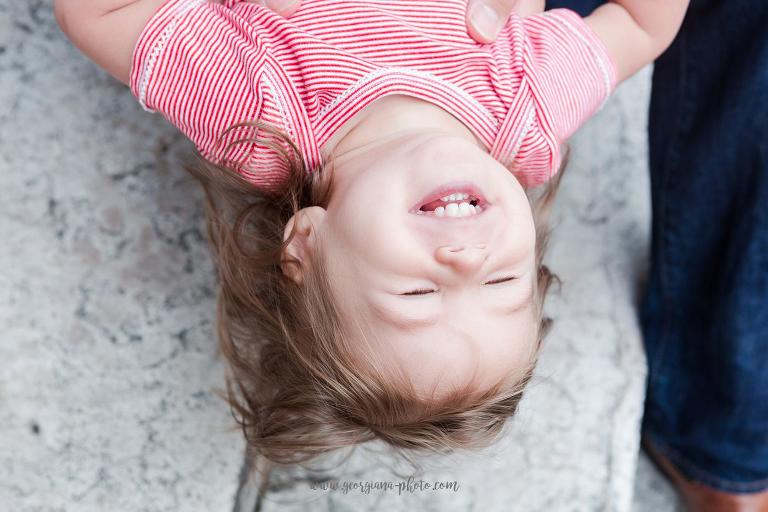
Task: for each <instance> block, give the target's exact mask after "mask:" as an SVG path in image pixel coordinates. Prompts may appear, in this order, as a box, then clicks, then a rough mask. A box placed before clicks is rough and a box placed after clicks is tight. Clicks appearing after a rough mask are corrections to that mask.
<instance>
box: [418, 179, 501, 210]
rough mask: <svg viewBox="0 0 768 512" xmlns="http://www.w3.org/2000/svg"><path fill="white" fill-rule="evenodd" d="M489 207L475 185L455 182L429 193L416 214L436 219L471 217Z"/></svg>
mask: <svg viewBox="0 0 768 512" xmlns="http://www.w3.org/2000/svg"><path fill="white" fill-rule="evenodd" d="M487 206H488V202H487V201H486V200H485V197H484V196H483V193H482V191H480V189H479V187H477V186H476V185H475V184H474V183H470V182H454V183H446V184H445V185H443V186H441V187H438V188H437V189H435V190H433V191H432V192H431V193H429V194H428V195H427V196H426V197H424V198H423V199H422V200H421V201H420V206H419V207H418V208H417V209H415V212H414V213H416V214H418V215H425V216H434V217H471V216H474V215H479V214H480V213H481V212H483V211H484V210H485V209H486V208H487ZM412 211H414V210H412Z"/></svg>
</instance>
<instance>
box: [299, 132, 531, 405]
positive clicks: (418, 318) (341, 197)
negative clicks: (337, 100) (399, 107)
mask: <svg viewBox="0 0 768 512" xmlns="http://www.w3.org/2000/svg"><path fill="white" fill-rule="evenodd" d="M333 173H334V174H333V180H334V181H333V192H332V197H331V200H330V202H329V204H328V207H327V209H323V208H320V207H313V208H309V209H307V213H308V214H310V217H311V218H312V224H313V225H314V228H315V229H316V235H317V236H319V237H321V238H322V239H323V242H324V243H323V245H322V247H323V249H322V250H323V251H324V252H325V253H324V257H325V261H327V265H328V269H329V274H330V280H331V283H332V285H331V286H332V287H333V292H334V294H335V296H336V297H337V300H339V301H340V305H341V307H342V310H343V311H345V312H348V313H349V314H350V315H352V314H356V315H357V316H358V320H359V324H360V327H361V328H363V329H364V332H365V333H366V334H367V335H368V337H369V338H371V337H372V336H371V335H375V336H376V337H377V338H378V340H379V342H375V343H377V344H379V343H380V344H384V345H385V346H379V347H376V349H377V350H381V351H383V353H385V354H386V355H387V357H389V358H391V359H392V360H393V364H398V365H405V368H406V370H407V371H408V374H409V375H410V376H411V377H412V378H413V380H414V383H415V384H416V385H417V387H420V389H423V390H425V391H426V390H428V389H432V386H434V385H435V384H436V383H437V382H438V380H439V386H438V387H437V388H436V389H443V387H444V386H449V385H455V386H461V385H462V384H466V383H468V382H469V380H470V378H471V377H472V372H473V370H474V369H475V366H474V365H477V371H478V378H479V383H480V385H482V386H485V385H490V384H492V383H493V382H494V381H495V380H497V379H499V378H501V377H502V376H503V375H505V374H509V373H510V372H512V371H514V370H515V369H519V368H520V367H521V366H523V365H525V364H526V363H527V362H528V358H529V356H530V355H531V352H532V350H533V347H534V345H535V343H534V342H535V338H536V334H537V327H538V318H537V315H536V308H535V305H534V301H533V291H534V281H535V279H536V265H535V250H534V249H535V230H534V224H533V218H532V212H531V208H530V204H529V202H528V199H527V197H526V195H525V193H524V191H523V189H522V187H521V186H520V184H519V183H518V181H517V180H516V179H515V178H514V176H513V175H512V174H511V173H510V172H509V171H508V170H507V169H506V168H504V167H503V166H502V165H501V164H499V163H498V162H497V161H495V160H494V159H493V158H492V157H491V156H490V155H488V154H487V153H486V152H485V151H483V149H481V148H480V147H479V146H478V145H477V144H473V143H472V142H470V141H468V140H467V139H466V138H463V137H459V136H456V135H453V134H448V133H444V132H439V131H427V132H418V133H416V134H414V135H407V136H404V137H399V138H396V139H392V140H390V141H388V142H386V143H384V144H382V145H380V146H379V147H377V148H376V149H374V150H372V151H369V152H368V153H366V154H365V157H364V158H362V157H360V158H357V157H354V156H353V155H350V156H348V157H347V158H341V159H339V160H337V161H336V163H335V166H334V171H333ZM454 181H469V182H472V183H474V184H475V185H476V186H477V187H478V188H479V190H480V191H481V192H482V194H483V195H484V196H485V199H486V200H487V202H488V207H487V209H485V210H484V211H482V212H481V213H480V214H478V215H477V216H474V217H468V218H466V219H463V220H459V221H458V222H457V220H456V219H451V218H438V217H427V216H423V215H418V214H416V213H414V212H413V209H414V206H415V207H416V208H415V209H416V210H418V209H419V206H420V205H419V203H420V200H421V199H423V198H424V197H425V196H427V195H428V194H429V193H430V192H431V191H433V190H434V189H435V188H436V187H438V186H440V185H442V184H444V183H448V182H454ZM452 246H464V249H463V250H459V251H456V252H453V251H452V250H451V247H452ZM510 276H514V278H515V279H513V280H511V281H507V282H502V283H498V284H485V283H487V282H488V281H494V280H498V279H502V278H506V277H510ZM420 289H427V290H436V291H435V292H433V293H429V294H425V295H412V296H406V295H403V294H404V293H407V292H411V291H415V290H420ZM355 312H356V313H355ZM369 329H370V330H369ZM441 374H442V375H441ZM445 389H447V388H445Z"/></svg>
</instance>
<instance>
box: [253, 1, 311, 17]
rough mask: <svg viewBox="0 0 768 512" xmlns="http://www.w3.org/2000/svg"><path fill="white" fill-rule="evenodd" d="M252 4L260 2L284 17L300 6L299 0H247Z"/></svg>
mask: <svg viewBox="0 0 768 512" xmlns="http://www.w3.org/2000/svg"><path fill="white" fill-rule="evenodd" d="M248 1H249V2H251V3H253V4H260V5H263V6H264V7H266V8H267V9H271V10H273V11H275V12H276V13H277V14H280V15H281V16H285V17H286V18H287V17H288V16H290V15H291V14H293V13H295V12H296V11H298V10H299V7H301V0H248Z"/></svg>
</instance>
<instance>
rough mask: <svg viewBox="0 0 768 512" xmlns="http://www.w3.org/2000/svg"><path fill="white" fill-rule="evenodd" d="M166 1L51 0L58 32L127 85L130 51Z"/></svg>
mask: <svg viewBox="0 0 768 512" xmlns="http://www.w3.org/2000/svg"><path fill="white" fill-rule="evenodd" d="M165 1H166V0H54V10H55V13H56V20H57V21H58V22H59V25H60V26H61V30H62V31H63V32H64V33H65V34H66V35H67V37H69V38H70V39H71V40H72V42H73V43H74V44H75V45H76V46H77V47H78V48H79V49H80V50H81V51H82V52H83V53H85V54H86V55H87V56H88V57H90V58H91V59H92V60H93V61H94V62H96V64H98V65H99V66H101V67H102V68H104V70H105V71H107V72H108V73H109V74H110V75H112V76H114V77H115V78H117V79H118V80H120V81H121V82H123V83H124V84H126V85H127V84H128V78H129V73H130V70H131V61H132V55H133V48H134V46H135V44H136V40H137V39H138V37H139V34H140V33H141V31H142V29H143V28H144V25H146V23H147V21H148V20H149V19H150V17H151V16H152V14H153V13H154V12H155V11H156V10H157V9H158V8H159V7H160V6H162V5H163V3H165Z"/></svg>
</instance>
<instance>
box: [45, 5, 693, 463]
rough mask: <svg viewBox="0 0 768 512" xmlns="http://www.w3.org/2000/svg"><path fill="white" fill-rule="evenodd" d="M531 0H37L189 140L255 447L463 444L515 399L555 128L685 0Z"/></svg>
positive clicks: (574, 120)
mask: <svg viewBox="0 0 768 512" xmlns="http://www.w3.org/2000/svg"><path fill="white" fill-rule="evenodd" d="M534 3H536V4H537V5H538V9H536V11H537V12H534V13H532V14H530V15H528V16H525V17H521V16H520V15H519V14H513V15H512V16H511V17H510V18H509V20H508V21H507V22H506V24H505V25H504V28H503V29H502V31H501V33H500V34H499V36H498V38H497V40H496V41H494V42H493V43H490V44H480V43H477V42H476V41H474V40H473V39H471V38H470V37H469V35H468V34H467V26H466V9H467V5H466V0H413V1H405V0H402V1H391V2H390V1H387V2H381V1H376V0H361V1H354V2H352V1H336V0H304V1H303V3H302V5H301V8H300V9H299V10H298V11H297V12H296V13H295V14H293V15H292V16H291V17H289V18H283V17H282V16H280V15H278V14H276V13H274V12H272V11H271V10H269V9H267V8H265V7H263V6H261V5H259V4H257V3H253V2H247V1H238V0H223V1H220V2H213V1H210V2H209V1H205V0H87V1H86V0H56V14H57V19H58V20H59V23H60V24H61V26H62V28H63V30H64V32H65V33H66V34H67V35H68V36H69V37H70V38H71V39H72V40H73V42H74V43H75V44H76V45H77V46H78V47H79V48H80V49H81V50H82V51H83V52H84V53H85V54H87V55H88V56H89V57H91V58H92V59H93V60H94V61H95V62H96V63H98V64H99V65H100V66H101V67H103V68H104V69H105V70H106V71H107V72H109V73H110V74H112V75H113V76H114V77H116V78H117V79H118V80H120V81H122V82H123V83H125V84H127V85H129V86H130V89H131V92H132V93H133V94H134V95H135V96H136V97H137V99H138V101H139V102H140V103H141V105H143V106H144V107H145V108H146V109H147V110H149V111H156V112H160V113H161V114H162V115H163V116H164V117H165V118H167V119H168V120H169V121H170V122H172V123H173V124H174V125H176V126H177V127H178V128H179V129H180V130H181V131H182V132H183V133H184V134H186V135H187V136H188V137H189V138H190V139H191V140H192V141H193V142H194V143H195V145H196V147H197V148H198V150H199V152H200V154H201V156H202V157H203V158H204V159H205V161H203V160H201V161H200V165H199V166H198V167H196V168H190V169H189V170H190V172H191V173H192V174H193V176H195V177H196V178H197V179H198V180H199V181H200V183H201V185H202V186H203V187H204V190H205V192H206V198H207V203H206V204H207V214H208V222H209V224H208V226H209V239H210V242H211V245H212V248H213V252H214V257H215V261H216V264H217V270H218V278H219V287H220V288H219V296H218V308H217V313H218V318H217V319H218V334H219V342H220V346H221V348H222V352H223V353H224V355H225V356H226V357H227V360H228V362H229V370H230V375H229V376H228V380H227V390H228V398H229V400H230V403H231V405H232V407H233V408H234V410H235V411H236V412H237V418H238V421H239V422H240V423H241V425H242V427H243V431H244V433H245V435H246V438H247V441H248V447H249V449H250V450H251V452H252V453H253V454H263V455H264V456H266V457H267V458H269V459H271V460H274V461H280V462H292V461H298V460H303V459H307V458H311V457H313V456H315V455H318V454H320V453H323V452H325V451H329V450H332V449H335V448H339V447H343V446H350V445H355V444H356V443H359V442H363V441H367V440H371V439H380V440H383V441H385V442H387V443H390V444H391V445H393V446H396V447H400V448H413V449H432V450H438V451H442V450H443V449H451V448H467V447H477V446H483V445H485V444H488V443H489V442H490V441H492V440H493V439H494V438H495V436H496V435H497V434H498V432H499V431H500V430H501V427H502V426H503V425H504V423H505V421H506V419H507V418H508V417H510V416H511V415H513V414H514V412H515V410H516V408H517V405H518V403H519V401H520V397H521V395H522V391H523V388H524V386H525V384H526V382H528V380H529V378H530V376H531V373H532V370H533V367H534V364H535V361H536V358H537V355H538V353H539V349H540V344H541V339H542V337H543V335H544V332H545V330H546V329H545V327H546V325H547V322H546V321H545V320H544V317H543V312H542V304H543V299H544V295H545V293H546V291H547V287H548V285H549V282H550V280H551V275H550V273H549V271H548V270H547V269H546V267H545V266H544V265H543V264H542V255H543V245H544V244H543V242H544V240H545V234H546V229H545V224H546V223H545V217H546V211H547V207H548V205H549V203H550V202H551V200H552V197H553V196H552V193H553V192H554V189H555V186H554V185H555V184H556V182H557V180H556V179H554V180H553V178H554V177H555V176H556V174H557V173H558V171H559V169H560V167H561V164H562V161H563V157H562V153H561V151H562V150H561V145H562V144H563V142H564V141H565V140H566V139H567V138H568V137H569V136H570V135H571V134H572V133H573V132H574V131H576V129H577V128H578V127H579V126H580V125H581V124H583V123H584V122H585V120H587V119H588V118H589V117H590V116H591V115H592V114H593V113H594V112H595V111H596V110H597V109H599V108H600V106H601V105H602V103H603V102H604V101H605V100H606V98H607V97H608V96H609V95H610V93H611V92H612V91H613V90H614V88H615V87H616V85H617V84H618V83H620V82H621V81H623V80H624V79H626V78H627V77H629V76H631V75H632V74H634V73H635V72H636V71H637V70H639V69H640V68H641V67H643V66H644V65H646V64H648V63H649V62H651V61H652V60H653V59H655V58H656V57H657V56H658V55H659V54H660V53H661V52H662V51H663V50H664V49H665V48H666V47H667V46H668V45H669V44H670V42H671V41H672V39H673V37H674V35H675V34H676V32H677V30H678V28H679V26H680V24H681V22H682V18H683V15H684V13H685V10H686V7H687V5H688V1H687V0H619V1H616V2H613V3H609V4H606V5H603V6H601V7H599V8H597V9H596V10H595V11H594V12H593V13H592V14H591V15H589V16H587V17H584V18H582V17H580V16H578V15H577V14H576V13H574V12H573V11H570V10H566V9H555V10H551V11H546V12H540V11H541V9H542V8H543V3H541V2H538V1H535V2H534ZM550 180H551V181H550ZM538 185H545V186H544V187H542V189H544V190H545V192H544V193H543V194H541V195H539V196H537V197H538V199H536V200H531V199H529V197H534V196H530V195H529V194H528V189H531V188H534V187H536V186H538ZM547 187H549V188H547Z"/></svg>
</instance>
